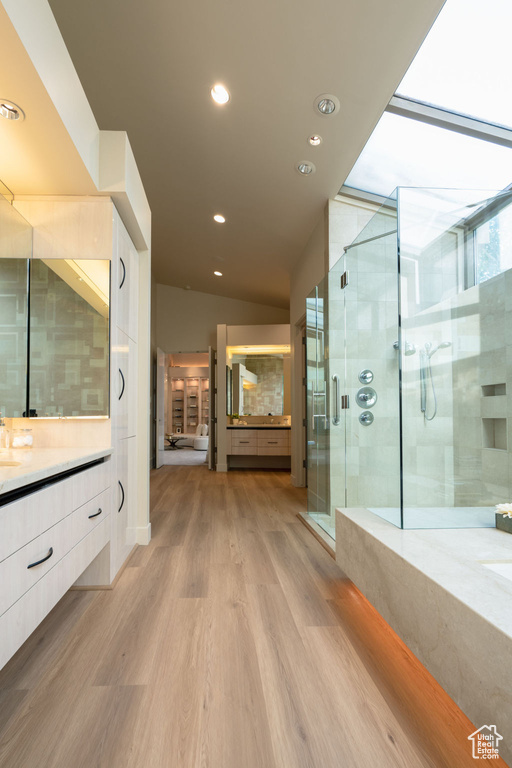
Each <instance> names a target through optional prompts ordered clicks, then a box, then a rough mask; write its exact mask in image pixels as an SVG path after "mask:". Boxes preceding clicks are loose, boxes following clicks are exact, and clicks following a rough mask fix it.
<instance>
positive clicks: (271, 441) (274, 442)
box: [267, 440, 277, 445]
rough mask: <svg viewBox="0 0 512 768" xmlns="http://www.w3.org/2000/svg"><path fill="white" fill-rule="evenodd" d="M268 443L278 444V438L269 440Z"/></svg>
mask: <svg viewBox="0 0 512 768" xmlns="http://www.w3.org/2000/svg"><path fill="white" fill-rule="evenodd" d="M267 442H268V445H277V440H268V441H267Z"/></svg>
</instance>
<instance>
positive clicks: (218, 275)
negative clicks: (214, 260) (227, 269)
mask: <svg viewBox="0 0 512 768" xmlns="http://www.w3.org/2000/svg"><path fill="white" fill-rule="evenodd" d="M213 274H214V275H215V276H216V277H222V272H217V271H215V272H214V273H213Z"/></svg>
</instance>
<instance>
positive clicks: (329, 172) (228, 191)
mask: <svg viewBox="0 0 512 768" xmlns="http://www.w3.org/2000/svg"><path fill="white" fill-rule="evenodd" d="M50 5H51V8H52V10H53V12H54V14H55V17H56V19H57V22H58V24H59V27H60V30H61V33H62V35H63V37H64V40H65V42H66V45H67V47H68V50H69V52H70V55H71V58H72V60H73V62H74V65H75V67H76V69H77V71H78V75H79V77H80V79H81V82H82V85H83V87H84V89H85V92H86V94H87V97H88V99H89V102H90V104H91V107H92V109H93V112H94V114H95V117H96V120H97V121H98V124H99V127H100V128H101V129H105V130H126V131H127V132H128V136H129V139H130V142H131V144H132V148H133V150H134V153H135V157H136V159H137V163H138V166H139V170H140V173H141V176H142V180H143V183H144V186H145V189H146V192H147V195H148V198H149V202H150V205H151V209H152V214H153V232H152V255H153V268H154V272H155V276H156V278H157V280H158V282H161V283H165V284H168V285H174V286H180V287H185V286H190V287H191V288H192V289H193V290H197V291H204V292H207V293H214V294H219V295H224V296H230V297H235V298H240V299H246V300H249V301H256V302H260V303H264V304H269V305H275V306H281V307H286V306H287V305H288V301H289V282H290V273H291V271H292V270H293V267H294V264H295V263H296V260H297V259H298V257H299V256H300V254H301V252H302V250H303V248H304V246H305V244H306V242H307V240H308V238H309V236H310V234H311V231H312V229H313V227H314V226H315V224H316V222H317V221H318V219H319V217H320V215H321V212H322V210H323V207H324V205H325V202H326V200H327V199H328V198H329V197H332V196H333V195H335V194H336V192H337V190H338V189H339V187H340V185H341V184H342V183H343V181H344V179H345V177H346V176H347V174H348V172H349V171H350V169H351V167H352V165H353V163H354V162H355V160H356V158H357V156H358V154H359V152H360V150H361V149H362V147H363V146H364V144H365V142H366V140H367V138H368V136H369V135H370V133H371V131H372V129H373V127H374V125H375V123H376V122H377V120H378V118H379V117H380V114H381V113H382V110H383V109H384V107H385V106H386V104H387V102H388V101H389V98H390V97H391V95H392V93H393V91H394V89H395V87H396V86H397V84H398V82H399V81H400V79H401V77H402V75H403V74H404V72H405V70H406V68H407V66H408V65H409V63H410V61H411V60H412V58H413V56H414V54H415V52H416V50H417V48H418V47H419V45H420V44H421V41H422V39H423V38H424V36H425V34H426V33H427V31H428V29H429V27H430V25H431V24H432V22H433V21H434V18H435V15H436V13H437V12H438V11H439V9H440V7H441V6H442V0H422V1H421V2H416V3H411V2H410V0H388V2H382V0H316V2H314V3H313V2H310V1H309V2H308V1H307V0H293V1H292V0H258V2H247V1H246V0H238V1H237V2H234V1H233V0H216V2H211V1H210V2H206V1H205V0H196V2H177V1H176V0H174V2H173V1H172V0H171V1H170V0H165V1H164V0H87V2H82V1H80V2H78V0H50ZM217 82H222V83H224V84H225V86H226V87H227V88H228V90H229V91H230V94H231V100H230V101H229V102H228V104H226V105H225V106H223V107H220V106H218V105H216V104H215V103H214V102H213V101H212V99H211V97H210V88H211V87H212V85H213V84H214V83H217ZM323 93H331V94H334V95H335V96H336V97H337V98H338V99H339V101H340V106H341V108H340V111H339V113H338V114H336V115H334V116H332V117H324V116H322V115H320V114H319V113H318V111H316V110H315V108H314V102H315V99H316V97H317V96H319V95H320V94H323ZM311 134H319V135H321V136H322V139H323V141H322V144H321V145H320V146H319V147H311V146H310V145H309V144H308V143H307V139H308V137H309V136H310V135H311ZM301 160H310V161H312V162H313V163H314V164H315V166H316V173H314V174H312V175H310V176H308V177H303V176H301V175H300V174H299V173H298V172H297V170H296V165H297V163H298V162H299V161H301ZM215 213H222V214H223V215H224V216H225V217H226V223H225V224H222V225H219V224H216V223H215V222H214V221H213V215H214V214H215ZM214 270H218V271H221V272H222V273H223V276H222V277H215V276H214V275H213V272H214Z"/></svg>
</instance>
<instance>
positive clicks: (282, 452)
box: [258, 445, 290, 456]
mask: <svg viewBox="0 0 512 768" xmlns="http://www.w3.org/2000/svg"><path fill="white" fill-rule="evenodd" d="M289 454H290V449H289V447H288V446H287V445H269V446H263V445H260V446H258V456H289Z"/></svg>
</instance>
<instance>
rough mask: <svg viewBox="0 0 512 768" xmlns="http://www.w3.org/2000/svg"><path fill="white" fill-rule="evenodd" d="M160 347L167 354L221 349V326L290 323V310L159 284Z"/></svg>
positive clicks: (157, 334) (157, 311) (158, 317)
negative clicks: (218, 344) (218, 327)
mask: <svg viewBox="0 0 512 768" xmlns="http://www.w3.org/2000/svg"><path fill="white" fill-rule="evenodd" d="M156 300H157V309H156V339H157V346H159V347H160V349H162V350H164V351H165V352H196V351H197V352H205V351H207V350H208V347H209V346H212V347H216V346H217V325H221V324H224V325H267V324H280V323H288V322H289V317H290V313H289V311H288V310H287V309H279V308H278V307H269V306H267V305H265V304H255V303H253V302H250V301H240V300H238V299H228V298H225V297H224V296H214V295H213V294H211V293H200V292H199V291H185V290H184V289H182V288H175V287H173V286H170V285H162V284H161V283H159V284H158V285H157V291H156Z"/></svg>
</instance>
